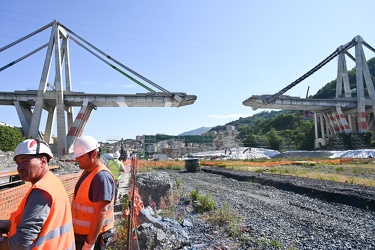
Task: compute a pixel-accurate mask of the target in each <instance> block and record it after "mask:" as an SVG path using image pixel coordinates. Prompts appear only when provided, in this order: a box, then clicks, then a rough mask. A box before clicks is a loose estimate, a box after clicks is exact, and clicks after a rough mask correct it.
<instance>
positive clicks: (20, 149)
mask: <svg viewBox="0 0 375 250" xmlns="http://www.w3.org/2000/svg"><path fill="white" fill-rule="evenodd" d="M39 154H46V155H48V156H49V157H50V158H49V159H48V160H50V159H51V158H52V157H53V154H52V151H51V149H50V147H49V145H48V144H47V143H46V142H44V141H41V140H36V139H26V140H24V141H22V142H20V144H18V146H17V147H16V149H15V150H14V156H13V160H15V158H16V156H18V155H39Z"/></svg>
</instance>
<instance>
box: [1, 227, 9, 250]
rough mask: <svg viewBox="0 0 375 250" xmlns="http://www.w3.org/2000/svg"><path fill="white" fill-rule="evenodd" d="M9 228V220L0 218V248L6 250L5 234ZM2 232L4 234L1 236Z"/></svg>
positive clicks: (6, 239)
mask: <svg viewBox="0 0 375 250" xmlns="http://www.w3.org/2000/svg"><path fill="white" fill-rule="evenodd" d="M9 229H10V220H0V249H1V250H8V249H9V247H8V238H7V237H6V236H5V234H7V233H8V232H9ZM2 234H4V236H2Z"/></svg>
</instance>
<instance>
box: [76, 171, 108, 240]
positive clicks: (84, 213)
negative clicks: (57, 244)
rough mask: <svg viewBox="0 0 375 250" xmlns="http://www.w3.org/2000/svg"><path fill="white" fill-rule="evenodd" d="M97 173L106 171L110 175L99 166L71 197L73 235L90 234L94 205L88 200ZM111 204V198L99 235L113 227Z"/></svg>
mask: <svg viewBox="0 0 375 250" xmlns="http://www.w3.org/2000/svg"><path fill="white" fill-rule="evenodd" d="M99 171H107V172H109V173H111V172H110V171H109V170H108V168H107V167H106V166H105V165H104V164H100V165H99V166H98V167H97V168H95V169H94V170H92V171H91V172H90V174H88V176H87V177H86V179H85V180H84V181H83V182H82V183H81V185H80V187H79V188H78V190H77V193H76V194H74V196H73V202H72V216H73V228H74V233H76V234H82V235H88V234H89V232H90V227H91V220H93V218H92V216H93V213H94V203H93V202H92V201H90V199H89V191H90V186H91V182H92V180H93V179H94V177H95V175H96V174H97V173H99ZM85 173H86V171H84V172H83V173H82V175H84V174H85ZM82 175H81V176H82ZM111 175H112V174H111ZM112 178H113V176H112ZM113 204H114V197H112V200H111V202H110V203H109V204H108V205H107V214H106V216H105V218H104V223H103V227H102V228H101V230H100V233H104V232H106V231H108V230H109V229H111V228H113V227H114V225H115V221H114V210H113ZM96 219H98V218H94V220H96Z"/></svg>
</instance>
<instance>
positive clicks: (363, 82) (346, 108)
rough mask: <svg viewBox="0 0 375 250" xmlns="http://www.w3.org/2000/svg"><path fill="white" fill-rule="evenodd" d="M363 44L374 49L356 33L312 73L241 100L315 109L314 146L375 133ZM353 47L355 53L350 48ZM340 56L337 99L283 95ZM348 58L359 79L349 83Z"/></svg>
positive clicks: (374, 103)
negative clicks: (342, 135)
mask: <svg viewBox="0 0 375 250" xmlns="http://www.w3.org/2000/svg"><path fill="white" fill-rule="evenodd" d="M363 46H365V47H366V48H368V49H369V50H371V51H372V52H375V49H374V48H373V47H372V46H370V45H369V44H368V43H367V42H365V41H364V40H363V38H362V37H360V36H356V37H354V38H353V39H352V40H351V41H350V42H348V43H347V44H345V45H342V46H340V47H338V48H337V49H336V50H335V51H334V52H333V53H332V54H331V55H329V56H328V57H327V58H326V59H324V60H323V61H322V62H321V63H319V64H318V65H317V66H315V67H314V68H313V69H311V70H310V71H309V72H307V73H306V74H304V75H303V76H301V77H300V78H298V79H297V80H295V81H294V82H292V83H291V84H289V85H288V86H286V87H285V88H283V89H282V90H280V91H279V92H277V93H275V94H273V95H253V96H251V97H250V98H248V99H246V100H245V101H243V102H242V104H243V105H245V106H249V107H251V108H252V109H253V110H256V109H259V108H264V109H285V110H300V111H305V110H308V111H312V112H314V121H315V141H314V148H319V147H320V146H326V145H327V143H328V139H329V138H331V137H335V136H336V135H338V134H340V133H345V134H352V133H353V134H355V133H359V134H361V133H366V132H368V131H373V132H374V114H375V88H374V82H373V80H374V77H373V76H372V75H371V74H370V70H369V66H368V63H367V61H366V57H365V53H364V50H363ZM352 48H354V53H355V54H354V56H353V55H352V54H351V53H350V49H352ZM336 57H338V70H337V79H336V93H335V98H332V99H318V98H299V97H291V96H287V95H284V93H286V92H287V91H288V90H290V89H291V88H293V87H294V86H296V85H297V84H299V83H300V82H302V81H303V80H305V79H306V78H308V77H309V76H310V75H312V74H313V73H315V72H316V71H318V70H319V69H320V68H322V67H323V66H324V65H326V64H327V63H328V62H330V61H331V60H333V59H334V58H336ZM346 57H349V58H350V59H351V60H353V61H354V62H355V70H356V79H355V80H356V82H355V84H353V83H352V84H351V83H350V82H349V75H348V69H347V66H346Z"/></svg>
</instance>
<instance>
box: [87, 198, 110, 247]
mask: <svg viewBox="0 0 375 250" xmlns="http://www.w3.org/2000/svg"><path fill="white" fill-rule="evenodd" d="M108 204H109V202H108V201H98V202H95V203H94V214H93V216H92V219H91V227H90V232H89V234H88V235H87V239H86V242H87V243H88V244H89V245H93V244H95V242H96V239H97V238H98V236H99V233H100V229H101V228H102V227H103V223H104V220H105V217H106V214H107V210H108V206H107V205H108Z"/></svg>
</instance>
